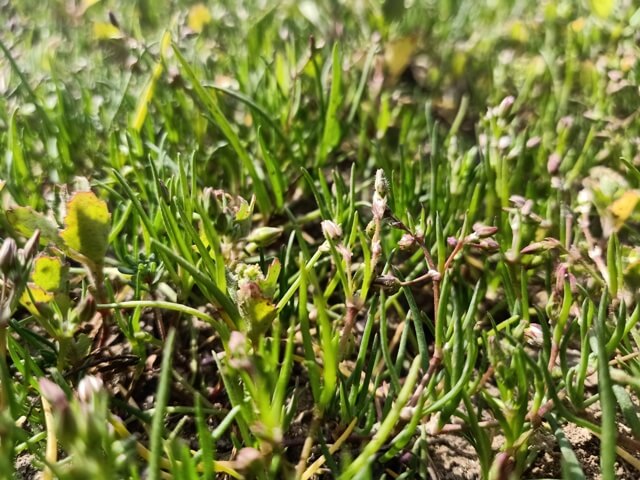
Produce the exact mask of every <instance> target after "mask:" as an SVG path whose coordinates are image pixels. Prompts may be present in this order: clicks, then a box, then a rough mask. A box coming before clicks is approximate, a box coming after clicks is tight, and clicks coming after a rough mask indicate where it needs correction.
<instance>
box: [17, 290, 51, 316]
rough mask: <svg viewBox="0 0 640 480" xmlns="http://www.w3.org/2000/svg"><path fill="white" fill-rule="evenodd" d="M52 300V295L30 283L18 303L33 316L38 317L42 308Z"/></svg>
mask: <svg viewBox="0 0 640 480" xmlns="http://www.w3.org/2000/svg"><path fill="white" fill-rule="evenodd" d="M52 300H53V293H51V292H47V291H45V290H44V289H42V288H40V287H39V286H37V285H35V284H33V283H30V284H29V287H28V288H26V289H25V291H24V292H22V295H21V296H20V303H21V304H22V305H23V306H24V307H25V308H26V309H27V310H29V313H31V314H32V315H34V316H40V315H41V313H42V306H43V305H46V304H48V303H49V302H51V301H52Z"/></svg>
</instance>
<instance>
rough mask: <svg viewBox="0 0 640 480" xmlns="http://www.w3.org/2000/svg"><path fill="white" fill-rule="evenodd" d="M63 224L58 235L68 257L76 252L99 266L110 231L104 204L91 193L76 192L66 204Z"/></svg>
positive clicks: (108, 218)
mask: <svg viewBox="0 0 640 480" xmlns="http://www.w3.org/2000/svg"><path fill="white" fill-rule="evenodd" d="M64 225H65V229H64V230H63V231H62V233H61V234H60V236H61V237H62V239H63V240H64V242H65V244H66V246H67V247H68V248H69V249H71V252H70V254H71V255H72V256H73V253H74V252H77V253H79V254H81V255H82V256H84V257H86V258H88V259H89V260H91V261H92V262H93V263H94V264H95V265H100V264H102V262H103V260H104V255H105V253H106V252H107V247H108V239H109V232H110V230H111V214H110V213H109V210H108V208H107V204H106V203H105V202H104V201H103V200H100V199H99V198H98V197H96V196H95V194H94V193H93V192H77V193H75V194H74V195H73V197H71V200H69V202H68V203H67V216H66V217H65V219H64Z"/></svg>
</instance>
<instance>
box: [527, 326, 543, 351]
mask: <svg viewBox="0 0 640 480" xmlns="http://www.w3.org/2000/svg"><path fill="white" fill-rule="evenodd" d="M524 337H525V340H526V341H527V343H528V344H529V345H532V346H534V347H541V346H542V340H543V335H542V327H541V326H540V325H538V324H537V323H532V324H530V325H529V326H528V327H527V328H525V330H524Z"/></svg>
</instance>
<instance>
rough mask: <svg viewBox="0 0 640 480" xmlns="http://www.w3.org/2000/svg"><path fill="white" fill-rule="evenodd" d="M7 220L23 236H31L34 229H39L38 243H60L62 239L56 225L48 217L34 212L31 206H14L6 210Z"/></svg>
mask: <svg viewBox="0 0 640 480" xmlns="http://www.w3.org/2000/svg"><path fill="white" fill-rule="evenodd" d="M7 220H9V223H10V224H11V225H12V226H13V228H15V229H16V231H17V232H18V233H19V234H20V235H22V236H24V237H27V238H29V237H31V235H33V232H34V231H35V230H40V243H41V244H43V245H46V244H47V243H54V244H56V245H61V244H62V239H61V238H60V236H59V235H58V226H57V225H56V224H55V223H54V222H53V220H50V219H49V218H48V217H46V216H44V215H43V214H41V213H38V212H36V211H35V210H34V209H33V208H31V207H14V208H10V209H9V210H7Z"/></svg>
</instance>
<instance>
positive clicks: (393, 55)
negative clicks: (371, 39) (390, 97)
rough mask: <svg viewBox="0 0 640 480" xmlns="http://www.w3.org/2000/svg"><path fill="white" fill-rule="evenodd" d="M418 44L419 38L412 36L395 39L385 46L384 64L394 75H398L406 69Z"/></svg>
mask: <svg viewBox="0 0 640 480" xmlns="http://www.w3.org/2000/svg"><path fill="white" fill-rule="evenodd" d="M417 45H418V42H417V38H416V37H415V36H412V37H403V38H399V39H397V40H393V41H391V42H389V43H388V44H387V45H386V46H385V47H384V64H385V66H386V67H387V71H388V72H389V73H390V74H391V76H392V77H398V76H400V74H401V73H402V72H404V71H405V69H406V68H407V66H408V65H409V63H410V62H411V58H412V57H413V54H414V53H415V51H416V47H417Z"/></svg>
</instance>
